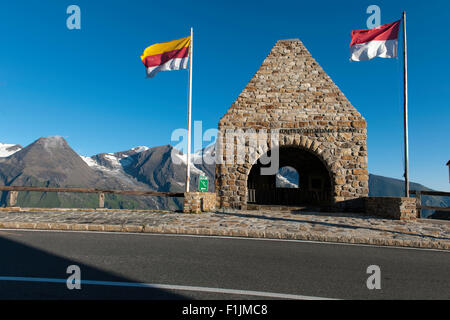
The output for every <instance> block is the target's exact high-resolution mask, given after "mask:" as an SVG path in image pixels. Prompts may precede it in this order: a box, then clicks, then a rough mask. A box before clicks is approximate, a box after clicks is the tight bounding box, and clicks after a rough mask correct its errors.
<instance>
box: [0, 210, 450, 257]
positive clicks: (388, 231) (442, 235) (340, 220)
mask: <svg viewBox="0 0 450 320" xmlns="http://www.w3.org/2000/svg"><path fill="white" fill-rule="evenodd" d="M8 228H13V229H43V230H88V231H112V232H148V233H178V234H198V235H222V236H243V237H258V238H274V239H296V240H313V241H329V242H342V243H360V244H372V245H387V246H405V247H418V248H433V249H444V250H450V223H449V222H447V221H438V220H418V221H416V222H405V221H398V220H386V219H379V218H374V217H365V216H358V215H353V214H338V213H327V214H321V213H312V212H309V213H304V212H302V213H290V212H269V211H225V212H217V213H203V214H183V213H173V212H151V211H129V210H122V211H111V210H107V211H106V210H103V211H99V210H65V211H59V210H51V209H48V210H45V211H42V210H37V211H32V210H27V209H16V210H14V209H13V210H11V209H9V210H6V209H4V208H3V209H0V229H8Z"/></svg>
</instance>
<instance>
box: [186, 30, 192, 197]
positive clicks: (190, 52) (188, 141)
mask: <svg viewBox="0 0 450 320" xmlns="http://www.w3.org/2000/svg"><path fill="white" fill-rule="evenodd" d="M192 41H193V30H192V28H191V43H190V45H189V97H188V139H187V161H186V165H187V167H186V192H189V181H190V179H189V176H190V171H191V168H190V167H191V104H192V57H193V55H192V48H193V45H192Z"/></svg>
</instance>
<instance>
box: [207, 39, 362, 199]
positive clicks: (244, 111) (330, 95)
mask: <svg viewBox="0 0 450 320" xmlns="http://www.w3.org/2000/svg"><path fill="white" fill-rule="evenodd" d="M237 129H242V130H244V131H245V130H267V131H276V130H278V132H279V140H278V146H279V148H282V147H289V148H290V149H289V150H291V151H292V150H293V149H292V148H298V149H299V150H303V151H305V152H308V153H309V154H313V155H314V156H315V157H316V158H317V159H318V161H320V162H321V163H322V165H323V166H324V168H326V170H327V171H328V174H329V180H330V181H329V182H330V187H329V188H328V189H329V190H330V191H329V192H330V197H328V198H329V200H330V201H328V202H331V203H333V204H336V203H338V202H341V201H345V200H350V199H354V198H358V197H362V196H367V195H368V172H367V147H366V121H365V119H364V118H363V117H362V116H361V114H360V113H359V112H358V111H357V110H356V109H355V108H354V107H353V106H352V105H351V104H350V102H349V101H348V100H347V98H346V97H345V96H344V94H343V93H342V92H341V91H340V90H339V88H338V87H337V86H336V85H335V84H334V82H333V81H332V80H331V79H330V77H329V76H328V75H327V74H326V73H325V72H324V71H323V69H322V68H321V67H320V66H319V64H318V63H317V61H316V60H315V59H314V58H313V57H312V56H311V54H310V53H309V52H308V50H307V49H306V48H305V47H304V45H303V44H302V42H301V41H300V40H298V39H290V40H280V41H278V42H277V43H276V44H275V46H274V47H273V49H272V50H271V52H270V53H269V55H268V56H267V57H266V59H265V60H264V62H263V63H262V65H261V67H260V68H259V70H258V71H257V72H256V74H255V75H254V76H253V78H252V79H251V80H250V82H249V83H248V84H247V86H246V87H245V88H244V90H243V91H242V92H241V94H240V95H239V96H238V98H237V99H236V101H235V102H234V103H233V105H232V106H231V107H230V108H229V110H228V111H227V113H226V114H225V115H224V116H223V117H222V118H221V120H220V122H219V132H220V134H221V136H220V138H219V141H218V149H219V150H218V154H219V155H221V156H222V157H223V155H224V154H225V152H224V148H225V147H226V146H227V144H228V145H230V143H232V144H234V143H235V142H234V141H227V140H226V137H225V132H226V131H227V130H237ZM269 145H271V142H270V141H267V147H265V148H264V147H263V148H258V149H257V150H253V149H252V148H251V147H249V146H247V145H246V147H245V152H246V153H247V154H252V153H255V152H256V153H257V154H258V155H257V157H259V156H262V155H263V154H265V153H266V152H267V151H268V150H270V148H271V147H269ZM280 150H282V149H280ZM283 150H284V149H283ZM285 150H288V149H285ZM291 154H292V152H291ZM224 158H226V157H224ZM247 158H249V157H247ZM247 158H246V159H247ZM284 159H285V161H284V162H289V161H290V160H288V159H289V157H288V155H284ZM222 160H224V159H222ZM292 161H295V159H293V160H292ZM223 162H224V161H222V163H221V162H220V161H219V163H218V164H217V166H216V192H217V195H218V205H219V206H221V207H229V206H233V207H236V206H237V207H245V206H246V204H247V201H248V185H249V181H248V176H249V174H250V171H251V169H252V167H253V165H255V162H254V160H251V159H248V161H247V162H245V163H240V164H239V163H234V164H231V165H230V164H229V163H223ZM297 167H298V168H299V169H300V170H302V168H306V167H307V166H303V165H302V164H301V163H299V164H297ZM303 173H304V174H305V175H307V174H308V173H307V172H302V174H303ZM305 181H306V180H305ZM305 188H306V187H305ZM328 189H327V190H328Z"/></svg>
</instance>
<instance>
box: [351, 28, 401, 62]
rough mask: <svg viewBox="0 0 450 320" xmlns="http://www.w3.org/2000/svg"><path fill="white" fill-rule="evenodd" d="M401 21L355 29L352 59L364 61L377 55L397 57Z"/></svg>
mask: <svg viewBox="0 0 450 320" xmlns="http://www.w3.org/2000/svg"><path fill="white" fill-rule="evenodd" d="M400 21H401V20H398V21H395V22H392V23H388V24H383V25H381V26H379V27H376V28H373V29H363V30H353V31H352V42H351V43H350V53H351V57H350V60H351V61H362V60H370V59H373V58H375V57H380V58H397V47H398V30H399V28H400Z"/></svg>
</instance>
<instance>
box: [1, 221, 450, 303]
mask: <svg viewBox="0 0 450 320" xmlns="http://www.w3.org/2000/svg"><path fill="white" fill-rule="evenodd" d="M0 253H1V258H0V259H1V260H0V299H266V298H267V299H273V298H281V299H283V298H286V297H290V296H287V295H296V297H297V298H301V297H305V298H308V297H312V298H335V299H450V253H449V252H442V251H431V250H416V249H402V248H387V247H371V246H357V245H342V244H330V243H309V242H299V241H275V240H255V239H242V238H216V237H190V236H169V235H151V234H126V233H92V232H86V233H82V232H47V231H42V232H41V231H37V232H36V231H21V230H14V231H12V230H0ZM70 265H77V266H79V267H80V270H81V281H82V284H81V290H76V289H74V290H69V289H68V288H67V286H66V283H65V281H66V279H67V278H68V277H69V274H67V273H66V271H67V267H68V266H70ZM370 265H378V266H379V267H380V269H381V289H379V290H376V289H375V290H369V289H368V288H367V286H366V281H367V278H368V277H369V276H370V275H369V274H367V267H368V266H370ZM16 277H21V278H20V279H18V278H16ZM37 278H45V279H37ZM24 280H25V281H24ZM31 280H39V281H36V282H34V281H31ZM86 280H88V281H91V282H83V281H86ZM48 281H56V282H53V283H52V282H48ZM58 281H59V282H58ZM101 281H103V282H101ZM105 281H108V283H104V282H105ZM105 284H107V285H105ZM143 284H159V285H163V286H159V287H158V286H157V287H144V285H143ZM133 285H136V286H137V287H133ZM139 286H142V287H139ZM186 289H187V290H186ZM224 289H233V290H243V291H241V292H237V291H226V290H224ZM247 291H254V292H247Z"/></svg>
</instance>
